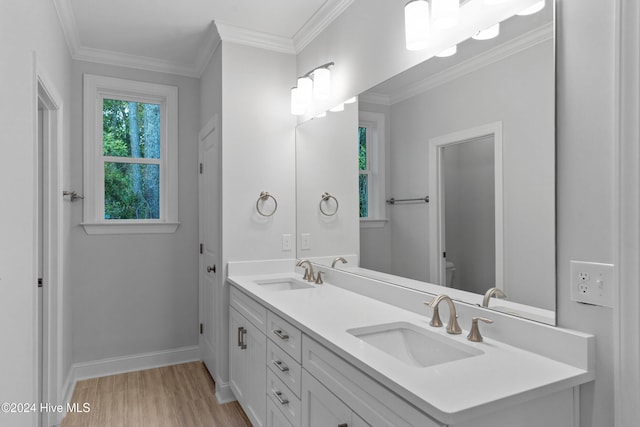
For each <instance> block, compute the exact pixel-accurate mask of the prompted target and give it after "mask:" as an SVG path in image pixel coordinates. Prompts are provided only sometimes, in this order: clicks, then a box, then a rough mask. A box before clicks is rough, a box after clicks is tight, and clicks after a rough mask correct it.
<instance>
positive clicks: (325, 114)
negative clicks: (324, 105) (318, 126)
mask: <svg viewBox="0 0 640 427" xmlns="http://www.w3.org/2000/svg"><path fill="white" fill-rule="evenodd" d="M323 117H327V112H326V111H323V112H322V113H320V114H316V119H321V118H323Z"/></svg>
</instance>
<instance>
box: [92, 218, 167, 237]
mask: <svg viewBox="0 0 640 427" xmlns="http://www.w3.org/2000/svg"><path fill="white" fill-rule="evenodd" d="M80 225H82V226H83V227H84V231H85V232H86V233H87V234H96V235H101V234H170V233H174V232H175V231H176V229H177V228H178V226H179V225H180V223H179V222H120V221H118V222H98V223H86V222H85V223H82V224H80Z"/></svg>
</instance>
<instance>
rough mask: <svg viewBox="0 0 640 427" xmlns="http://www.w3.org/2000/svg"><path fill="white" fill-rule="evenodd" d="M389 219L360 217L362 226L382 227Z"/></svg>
mask: <svg viewBox="0 0 640 427" xmlns="http://www.w3.org/2000/svg"><path fill="white" fill-rule="evenodd" d="M388 221H389V220H388V219H386V218H382V219H377V218H360V228H382V227H384V226H385V224H386V223H387V222H388Z"/></svg>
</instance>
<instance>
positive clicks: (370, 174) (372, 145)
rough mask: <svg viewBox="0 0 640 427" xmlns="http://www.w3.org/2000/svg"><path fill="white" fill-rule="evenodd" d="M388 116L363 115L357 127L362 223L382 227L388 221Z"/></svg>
mask: <svg viewBox="0 0 640 427" xmlns="http://www.w3.org/2000/svg"><path fill="white" fill-rule="evenodd" d="M384 123H385V116H384V114H382V113H368V112H367V113H364V114H363V113H362V112H361V113H360V118H359V125H358V142H357V143H358V169H359V175H358V190H359V191H358V197H359V206H360V210H359V212H360V223H361V224H364V225H365V226H376V225H378V224H379V225H382V224H383V222H384V220H385V199H384V197H385V173H384V169H385V168H384V165H385V133H384V129H385V126H384Z"/></svg>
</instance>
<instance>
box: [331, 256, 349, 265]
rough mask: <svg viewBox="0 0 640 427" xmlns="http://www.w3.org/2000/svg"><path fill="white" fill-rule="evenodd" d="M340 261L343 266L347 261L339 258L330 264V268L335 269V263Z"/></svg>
mask: <svg viewBox="0 0 640 427" xmlns="http://www.w3.org/2000/svg"><path fill="white" fill-rule="evenodd" d="M338 261H340V262H341V263H343V264H346V263H347V260H346V259H344V258H342V257H341V256H339V257H337V258H336V259H334V260H333V262H332V263H331V268H336V263H337V262H338Z"/></svg>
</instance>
